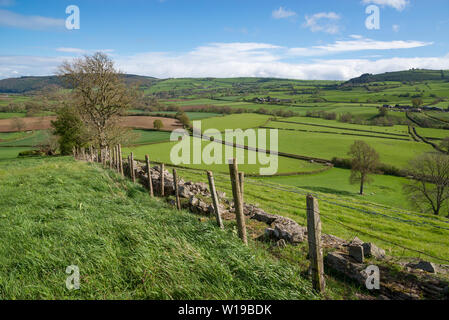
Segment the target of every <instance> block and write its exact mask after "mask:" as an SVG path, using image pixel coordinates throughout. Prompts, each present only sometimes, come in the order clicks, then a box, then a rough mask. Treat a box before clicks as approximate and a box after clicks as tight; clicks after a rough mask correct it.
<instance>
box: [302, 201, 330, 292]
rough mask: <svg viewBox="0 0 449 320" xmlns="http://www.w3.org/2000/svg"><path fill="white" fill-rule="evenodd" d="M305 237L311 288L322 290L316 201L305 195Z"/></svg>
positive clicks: (319, 233)
mask: <svg viewBox="0 0 449 320" xmlns="http://www.w3.org/2000/svg"><path fill="white" fill-rule="evenodd" d="M306 202H307V237H308V243H309V257H310V268H311V271H312V284H313V288H314V289H315V290H316V291H318V292H324V289H325V287H326V283H325V279H324V266H323V252H322V248H321V219H320V209H319V208H318V201H317V200H316V199H315V198H314V197H313V196H312V195H310V194H309V195H307V198H306Z"/></svg>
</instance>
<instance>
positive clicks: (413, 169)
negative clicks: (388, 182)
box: [403, 152, 449, 215]
mask: <svg viewBox="0 0 449 320" xmlns="http://www.w3.org/2000/svg"><path fill="white" fill-rule="evenodd" d="M408 170H409V171H410V175H411V176H412V177H413V179H410V180H409V182H408V183H407V184H405V185H404V187H403V189H404V193H405V194H406V195H407V197H408V198H409V200H410V201H411V202H412V203H413V204H414V205H415V206H416V207H418V208H419V209H421V210H422V211H429V210H430V211H432V212H433V213H434V214H435V215H438V214H439V213H440V210H441V208H442V206H443V204H444V201H446V200H448V199H449V156H448V155H446V154H443V153H434V152H432V153H425V154H423V155H421V156H418V157H417V158H415V159H413V160H412V161H411V162H410V165H409V169H408Z"/></svg>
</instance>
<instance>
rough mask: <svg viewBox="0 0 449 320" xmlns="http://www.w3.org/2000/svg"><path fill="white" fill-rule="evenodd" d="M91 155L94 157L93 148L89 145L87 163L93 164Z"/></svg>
mask: <svg viewBox="0 0 449 320" xmlns="http://www.w3.org/2000/svg"><path fill="white" fill-rule="evenodd" d="M93 155H94V152H93V148H92V145H90V146H89V162H93Z"/></svg>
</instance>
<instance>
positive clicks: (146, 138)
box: [131, 130, 170, 145]
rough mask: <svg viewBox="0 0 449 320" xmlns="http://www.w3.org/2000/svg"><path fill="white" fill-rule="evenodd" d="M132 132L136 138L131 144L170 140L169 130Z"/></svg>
mask: <svg viewBox="0 0 449 320" xmlns="http://www.w3.org/2000/svg"><path fill="white" fill-rule="evenodd" d="M133 132H134V133H135V134H136V137H137V139H135V140H134V141H133V142H132V143H131V144H132V145H141V144H149V143H158V142H164V141H170V132H167V131H153V130H133Z"/></svg>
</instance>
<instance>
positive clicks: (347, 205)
mask: <svg viewBox="0 0 449 320" xmlns="http://www.w3.org/2000/svg"><path fill="white" fill-rule="evenodd" d="M114 152H115V151H114ZM120 154H121V149H120ZM90 155H91V156H92V155H93V153H92V152H90ZM109 156H110V155H109ZM81 158H83V159H86V154H85V153H84V151H83V152H82V156H81ZM112 158H113V157H112ZM117 158H118V150H117ZM98 160H99V162H102V163H103V164H104V165H105V164H106V160H105V159H104V156H103V154H101V157H99V159H98ZM90 161H93V159H90ZM110 161H113V160H110ZM128 161H130V160H128ZM116 162H117V161H116ZM130 163H131V164H132V163H133V161H131V162H130ZM120 167H121V168H122V169H121V170H123V165H122V164H121V160H120V161H119V163H117V168H116V169H118V170H119V171H120ZM110 168H112V165H111V163H110ZM181 170H183V171H189V172H194V174H195V175H199V176H202V178H205V177H206V171H205V170H201V169H192V168H182V169H181ZM133 171H134V168H133ZM122 172H123V171H122ZM215 177H216V180H217V181H221V182H226V183H229V182H231V179H230V176H229V175H227V174H224V173H216V174H215ZM245 180H246V181H245V184H250V185H253V186H258V187H263V188H264V189H265V190H266V189H271V190H278V191H282V192H288V193H292V194H299V195H302V196H307V195H312V196H314V197H315V198H316V199H317V200H319V201H321V202H325V203H328V204H331V205H334V206H338V207H340V208H344V209H350V210H353V211H355V212H359V213H363V214H366V215H372V216H379V217H382V218H385V219H388V220H393V221H396V222H400V223H404V224H407V225H409V226H420V227H427V228H430V229H432V230H449V227H444V226H439V225H436V224H435V223H432V222H429V221H421V222H419V221H415V220H411V219H405V218H402V217H397V216H391V215H388V214H385V213H382V212H377V211H373V210H367V209H363V208H358V207H355V206H354V204H353V203H351V202H350V201H347V200H345V199H344V198H342V199H340V198H339V199H338V202H337V201H335V199H334V198H330V197H326V196H324V195H318V194H315V193H311V192H307V191H305V190H302V189H299V188H297V187H294V186H281V185H277V184H273V183H270V182H267V181H264V182H263V183H261V182H260V181H257V180H255V179H249V178H248V179H245ZM246 190H247V191H246V193H247V194H248V189H246ZM281 206H282V207H286V208H290V209H291V210H292V211H294V212H298V211H300V210H301V211H302V212H304V213H305V212H306V210H307V208H306V207H302V206H298V205H297V204H296V205H292V204H290V203H288V202H283V203H282V205H281ZM388 209H389V208H388ZM391 211H393V212H397V213H400V214H404V215H408V216H410V217H412V216H415V217H420V218H426V219H430V220H433V221H434V222H435V221H437V220H438V219H431V217H426V216H423V215H418V214H413V213H409V212H405V211H402V210H391ZM320 216H321V217H322V218H324V219H325V220H327V221H331V222H333V223H335V224H337V225H339V226H340V227H342V228H344V229H345V230H346V231H349V232H350V233H352V235H353V236H358V235H360V234H362V235H365V236H368V237H370V238H372V239H376V240H379V241H382V242H384V243H387V244H389V245H390V246H393V247H396V248H400V249H402V250H404V252H405V250H407V251H410V252H413V253H415V254H418V257H421V255H423V256H426V257H429V258H432V259H435V260H438V261H444V262H446V263H449V260H448V259H446V258H443V257H439V256H437V255H435V254H430V253H427V252H425V251H422V250H419V249H416V248H410V247H407V246H405V245H402V244H399V243H397V242H394V241H391V240H388V239H385V238H384V237H380V236H378V235H376V234H373V233H372V232H368V231H366V230H361V229H358V228H355V227H353V226H350V225H347V224H345V223H343V222H342V221H339V220H337V219H335V218H334V217H331V216H329V215H327V214H323V213H321V214H320ZM303 218H304V220H303V224H304V225H306V224H307V221H306V215H303ZM438 222H444V223H448V222H446V221H441V220H438ZM448 235H449V234H448Z"/></svg>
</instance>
